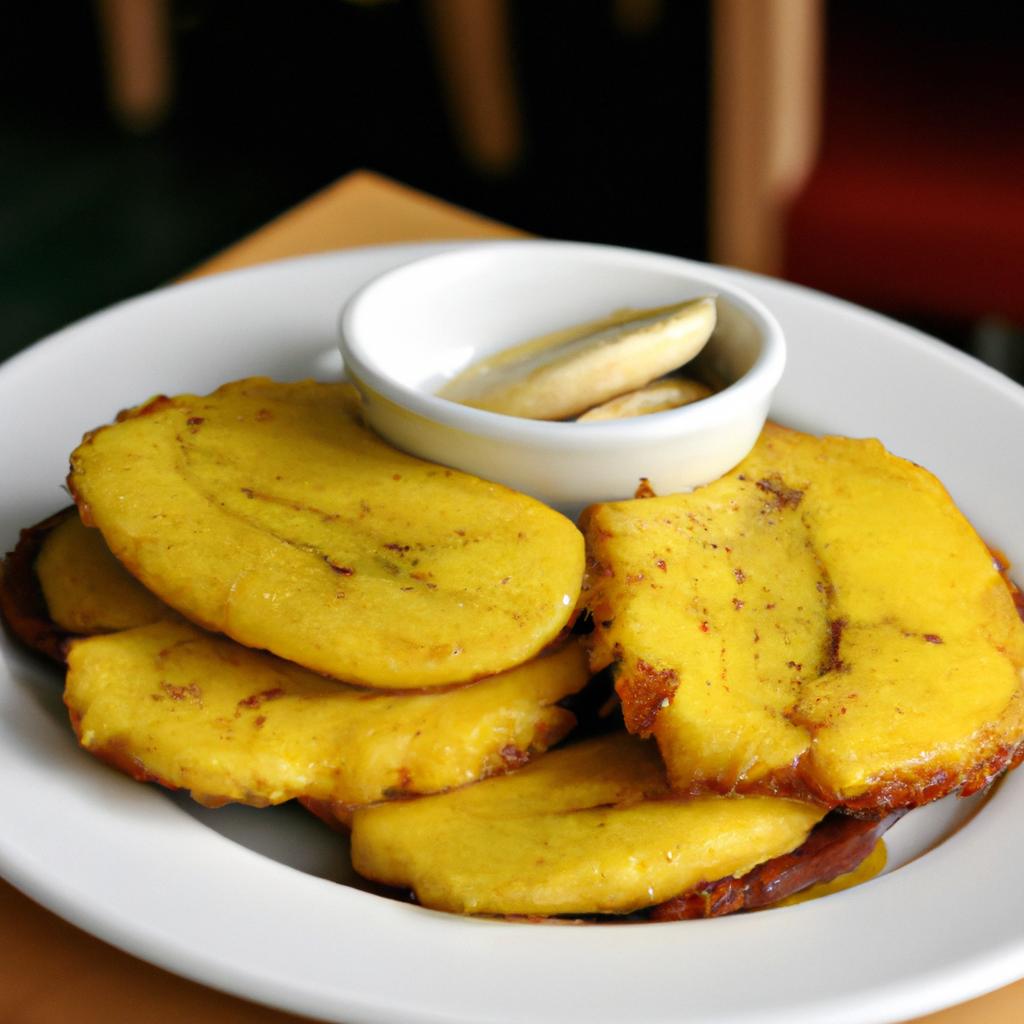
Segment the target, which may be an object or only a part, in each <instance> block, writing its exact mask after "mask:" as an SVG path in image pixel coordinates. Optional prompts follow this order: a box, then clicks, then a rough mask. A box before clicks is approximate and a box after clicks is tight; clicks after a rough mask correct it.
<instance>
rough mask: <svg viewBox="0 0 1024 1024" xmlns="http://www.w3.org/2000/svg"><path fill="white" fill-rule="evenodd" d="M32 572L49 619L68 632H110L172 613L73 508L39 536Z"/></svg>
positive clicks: (145, 622) (145, 623)
mask: <svg viewBox="0 0 1024 1024" xmlns="http://www.w3.org/2000/svg"><path fill="white" fill-rule="evenodd" d="M35 574H36V578H37V579H38V580H39V586H40V588H41V590H42V593H43V599H44V600H45V602H46V608H47V611H48V612H49V615H50V618H51V619H53V621H54V622H55V623H56V624H57V625H58V626H60V627H61V629H63V630H65V631H67V632H68V633H77V634H91V633H112V632H114V631H116V630H119V629H131V628H132V627H134V626H145V625H148V624H149V623H151V622H156V621H157V620H159V619H164V618H168V617H170V616H172V615H173V614H174V613H173V612H172V611H171V610H170V608H168V607H167V605H165V604H164V603H163V602H162V601H161V600H159V599H158V598H156V597H154V596H153V595H152V594H151V593H150V592H149V591H148V590H146V588H145V587H143V586H142V584H141V583H139V581H138V580H136V579H135V578H134V577H133V576H131V575H129V574H128V573H127V572H126V571H125V569H124V567H123V566H122V565H121V563H120V562H118V560H117V559H116V558H114V556H113V555H112V554H111V553H110V549H109V548H108V547H107V545H106V544H105V543H104V541H103V537H102V536H101V534H100V533H99V531H98V530H90V529H89V528H88V527H86V526H83V525H82V520H81V519H80V518H79V516H78V513H77V512H75V511H74V510H71V515H68V516H66V517H64V518H63V519H62V521H61V522H59V523H58V524H56V525H55V526H54V527H53V529H51V530H49V531H47V533H46V535H45V536H44V537H43V538H42V539H41V542H40V546H39V555H38V557H37V558H36V560H35Z"/></svg>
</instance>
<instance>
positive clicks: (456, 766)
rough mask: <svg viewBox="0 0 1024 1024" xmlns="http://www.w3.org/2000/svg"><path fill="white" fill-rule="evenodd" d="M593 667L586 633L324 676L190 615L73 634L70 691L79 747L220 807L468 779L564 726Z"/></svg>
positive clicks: (532, 749)
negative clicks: (388, 675) (383, 685)
mask: <svg viewBox="0 0 1024 1024" xmlns="http://www.w3.org/2000/svg"><path fill="white" fill-rule="evenodd" d="M588 678H589V675H588V672H587V668H586V658H585V656H584V655H583V653H582V651H581V650H580V648H579V646H578V644H576V643H575V642H573V643H571V644H569V645H568V646H566V647H565V648H563V649H562V650H560V651H558V652H557V653H554V654H549V655H546V656H543V657H539V658H535V659H534V660H532V661H530V662H528V663H526V664H525V665H522V666H519V667H517V668H514V669H512V670H510V671H508V672H505V673H502V674H500V675H497V676H494V677H492V678H490V679H486V680H484V681H482V682H479V683H474V684H471V685H468V686H461V687H458V688H454V689H450V690H445V691H436V690H435V691H432V692H427V693H422V694H412V693H387V692H382V691H369V690H364V689H360V688H356V687H352V686H347V685H345V684H342V683H338V682H336V681H335V680H333V679H325V678H323V677H322V676H317V675H314V674H313V673H312V672H309V671H307V670H305V669H302V668H299V667H298V666H296V665H292V664H289V663H288V662H284V661H281V660H280V659H278V658H275V657H274V656H272V655H269V654H266V653H263V652H260V651H253V650H249V649H248V648H245V647H241V646H239V645H238V644H236V643H234V642H233V641H231V640H226V639H224V638H223V637H217V636H212V635H210V634H207V633H203V632H202V631H200V630H198V629H196V628H195V627H194V626H192V625H190V624H188V623H185V622H182V621H176V622H172V621H164V622H158V623H155V624H153V625H149V626H143V627H140V628H138V629H132V630H127V631H123V632H120V633H114V634H111V635H109V636H96V637H89V638H87V639H81V640H76V641H74V642H73V643H72V644H71V648H70V652H69V654H68V676H67V684H66V689H65V696H64V700H65V703H66V704H67V706H68V709H69V711H70V713H71V720H72V723H73V725H74V728H75V732H76V733H77V734H78V737H79V740H80V741H81V743H82V745H83V746H84V747H85V748H86V749H87V750H89V751H90V752H92V753H93V754H95V755H96V756H98V757H100V758H102V759H103V760H106V761H108V762H110V763H112V764H113V765H115V766H116V767H118V768H120V769H121V770H122V771H125V772H127V773H128V774H130V775H132V776H133V777H135V778H136V779H139V780H141V781H156V782H160V783H162V784H163V785H165V786H168V787H170V788H174V789H177V788H181V789H187V790H190V791H191V792H192V795H193V797H195V798H196V799H197V800H199V801H200V802H202V803H206V804H209V805H218V804H223V803H226V802H229V801H238V802H241V803H247V804H252V805H255V806H265V805H267V804H277V803H281V802H282V801H285V800H289V799H292V798H294V797H305V798H308V799H310V800H313V801H318V802H321V803H326V804H329V805H332V806H334V807H336V809H337V811H338V816H339V817H341V818H344V817H345V814H346V808H347V807H349V806H350V805H354V804H363V803H369V802H372V801H376V800H385V799H389V798H393V797H397V796H406V795H410V794H415V793H431V792H435V791H437V790H442V789H447V788H449V787H451V786H459V785H462V784H463V783H465V782H470V781H472V780H474V779H479V778H482V777H484V776H487V775H491V774H494V773H495V772H500V771H504V770H506V769H507V768H509V767H518V766H519V765H521V764H523V763H524V762H525V761H526V760H527V759H528V758H529V757H530V756H531V755H532V754H534V753H537V752H540V751H543V750H545V749H547V747H548V746H549V745H550V744H552V743H555V742H557V741H558V740H559V739H561V738H562V737H563V736H564V735H565V734H566V733H567V732H568V731H569V729H570V728H571V727H572V724H573V721H574V719H573V716H572V715H571V714H570V713H569V712H568V711H566V710H565V709H563V708H561V707H558V706H557V704H556V703H555V702H556V701H558V700H560V699H562V698H563V697H565V696H567V695H569V694H571V693H574V692H576V691H577V690H579V689H581V688H582V687H583V685H584V684H585V683H586V681H587V679H588Z"/></svg>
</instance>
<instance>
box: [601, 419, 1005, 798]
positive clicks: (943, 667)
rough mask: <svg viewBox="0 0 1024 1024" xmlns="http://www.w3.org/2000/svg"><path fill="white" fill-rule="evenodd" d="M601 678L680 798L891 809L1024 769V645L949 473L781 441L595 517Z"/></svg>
mask: <svg viewBox="0 0 1024 1024" xmlns="http://www.w3.org/2000/svg"><path fill="white" fill-rule="evenodd" d="M584 527H585V531H586V534H587V539H588V544H589V547H590V554H591V559H592V564H591V569H590V577H589V579H590V582H589V584H588V585H589V592H588V593H587V596H586V603H587V605H588V607H589V608H590V609H591V611H592V613H593V616H594V621H595V630H594V633H593V636H592V645H593V646H592V667H601V666H604V665H606V664H609V663H612V662H615V663H616V672H617V678H616V687H617V690H618V692H619V694H620V696H621V698H622V702H623V709H624V713H625V717H626V721H627V724H628V726H629V728H630V729H631V730H632V731H634V732H637V733H639V734H641V735H648V734H653V735H654V736H656V737H657V740H658V743H659V745H660V747H661V751H662V754H663V755H664V757H665V760H666V763H667V765H668V769H669V774H670V776H671V779H672V783H673V785H674V787H676V788H677V789H679V790H684V791H690V790H699V789H702V788H710V789H713V790H717V791H729V790H733V789H738V790H742V791H770V792H778V793H789V794H801V793H807V792H810V793H812V794H814V795H815V796H816V797H817V798H819V799H823V800H824V801H826V802H827V803H829V804H841V805H845V806H847V807H853V808H857V809H871V810H879V811H880V810H883V809H886V808H895V807H907V806H913V805H915V804H918V803H922V802H925V801H927V800H930V799H934V798H936V797H938V796H942V795H944V794H946V793H949V792H952V791H956V790H959V791H961V792H972V791H974V790H976V789H978V788H980V787H982V786H984V785H985V784H987V783H988V782H989V781H991V779H992V778H993V777H994V776H995V775H996V774H998V773H999V771H1001V770H1002V769H1004V768H1006V767H1007V766H1008V765H1011V764H1013V763H1015V762H1016V760H1017V759H1019V757H1020V755H1021V750H1022V748H1021V743H1022V738H1024V708H1022V696H1021V667H1022V665H1024V625H1022V623H1021V621H1020V619H1019V617H1018V615H1017V612H1016V610H1015V608H1014V602H1013V598H1012V596H1011V594H1010V592H1009V590H1008V588H1007V586H1006V584H1005V581H1004V579H1003V578H1002V576H1001V575H1000V572H999V569H998V567H997V566H996V565H994V564H993V560H992V557H991V555H990V553H989V551H988V550H987V549H986V547H985V545H984V544H983V543H982V542H981V540H980V539H979V538H978V536H977V535H976V534H975V532H974V530H973V529H972V528H971V526H970V524H968V523H967V521H966V520H965V519H964V517H963V516H962V515H961V514H960V513H959V512H958V510H957V509H956V507H955V506H954V504H953V502H952V500H951V499H950V497H949V495H948V494H947V493H946V492H945V490H944V489H943V488H942V486H941V484H940V483H939V482H938V481H937V480H936V479H935V478H934V477H933V476H931V474H929V473H927V472H926V471H925V470H923V469H921V468H920V467H918V466H915V465H913V464H912V463H909V462H906V461H904V460H902V459H899V458H896V457H895V456H893V455H890V454H888V453H887V452H886V451H885V450H884V448H882V446H881V445H880V444H879V443H878V442H876V441H855V440H849V439H843V438H834V437H832V438H815V437H811V436H809V435H806V434H800V433H797V432H795V431H787V430H784V429H782V428H779V427H773V426H769V427H768V428H767V429H766V430H765V432H764V434H763V436H762V438H761V439H760V441H759V442H758V444H757V446H756V447H755V449H754V451H753V452H752V453H751V454H750V455H749V456H748V457H747V459H746V460H744V462H742V463H741V464H740V465H739V466H738V467H737V468H736V469H735V470H733V471H732V472H731V473H729V474H727V475H726V476H725V477H724V478H722V479H721V480H719V481H716V482H715V483H712V484H709V485H707V486H706V487H703V488H700V489H699V490H697V491H695V492H693V493H692V494H687V495H674V496H670V497H664V498H653V499H646V500H642V501H632V502H618V503H614V504H606V505H597V506H594V507H593V508H591V509H589V510H588V511H587V512H586V513H585V515H584Z"/></svg>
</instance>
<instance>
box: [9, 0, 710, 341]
mask: <svg viewBox="0 0 1024 1024" xmlns="http://www.w3.org/2000/svg"><path fill="white" fill-rule="evenodd" d="M427 13H428V12H427V10H426V9H425V7H424V6H423V5H421V4H418V3H413V2H384V3H376V4H359V3H351V2H344V0H289V2H288V3H282V2H265V0H217V2H188V0H179V2H176V3H174V4H173V5H172V18H173V21H172V28H173V41H174V54H175V64H176V68H175V84H176V95H175V100H174V105H173V107H172V109H171V111H170V114H169V117H168V119H167V120H166V121H165V122H164V123H163V124H162V125H161V126H160V127H159V128H157V129H156V130H155V131H153V132H150V133H146V134H143V135H134V134H132V133H130V132H127V131H125V130H122V129H121V128H119V127H118V126H117V124H116V123H115V121H114V119H113V117H112V115H111V113H110V111H109V109H108V105H107V101H106V96H105V89H104V81H103V74H102V68H103V63H102V47H101V44H100V38H99V29H98V25H97V19H96V17H95V12H94V9H93V8H92V6H91V5H89V4H83V3H70V2H67V3H59V2H54V0H44V2H41V3H36V4H20V5H18V6H17V7H16V8H8V9H7V10H6V11H5V16H6V18H5V25H4V30H3V32H2V33H0V96H2V97H3V100H2V105H0V353H2V354H10V353H11V352H14V351H16V350H17V349H19V348H20V347H22V346H24V345H25V344H27V343H29V342H31V341H32V340H34V339H36V338H38V337H40V336H42V335H44V334H45V333H47V332H49V331H51V330H53V329H55V328H57V327H59V326H61V325H63V324H65V323H67V322H68V321H70V320H72V319H75V318H76V317H79V316H81V315H83V314H85V313H88V312H91V311H93V310H96V309H98V308H101V307H102V306H104V305H107V304H109V303H110V302H112V301H114V300H116V299H119V298H122V297H125V296H128V295H131V294H134V293H136V292H139V291H142V290H145V289H148V288H152V287H154V286H156V285H159V284H161V283H163V282H165V281H167V280H169V279H171V278H173V277H174V276H176V275H178V274H180V273H182V272H184V271H185V270H186V269H188V268H189V267H190V266H192V265H194V264H196V263H199V262H201V261H202V260H203V259H204V258H205V257H207V256H210V255H212V254H213V253H214V252H216V251H217V250H218V249H220V248H222V247H223V246H225V245H228V244H229V243H231V242H233V241H235V240H237V239H238V238H239V237H240V236H241V235H243V234H245V233H247V232H249V231H252V230H254V229H255V228H257V227H259V226H260V225H261V224H262V223H264V222H265V221H266V220H268V219H269V218H270V217H272V216H273V215H275V214H277V213H279V212H280V211H282V210H284V209H286V208H287V207H289V206H291V205H293V204H294V203H296V202H298V201H300V200H301V199H303V198H305V197H307V196H308V195H309V194H310V193H311V192H313V191H315V190H316V189H318V188H321V187H322V186H324V185H326V184H328V183H329V182H331V181H333V180H334V179H336V178H338V177H339V176H341V175H343V174H344V173H346V172H347V171H350V170H352V169H355V168H357V167H365V168H369V169H372V170H376V171H380V172H382V173H385V174H388V175H391V176H393V177H395V178H397V179H398V180H400V181H403V182H406V183H408V184H410V185H414V186H416V187H418V188H421V189H424V190H426V191H428V192H431V193H433V194H436V195H439V196H441V197H443V198H446V199H448V200H450V201H453V202H456V203H459V204H462V205H465V206H467V207H470V208H472V209H474V210H477V211H479V212H482V213H486V214H488V215H490V216H492V217H495V218H497V219H499V220H504V221H507V222H509V223H512V224H515V225H516V226H518V227H522V228H524V229H526V230H529V231H532V232H536V233H539V234H544V235H548V236H551V237H564V238H573V239H584V240H594V241H604V242H616V243H621V244H625V245H633V246H638V247H642V248H650V249H658V250H662V251H666V252H673V253H679V254H684V255H687V256H693V257H696V258H701V257H703V256H704V255H705V244H706V243H705V212H704V211H705V206H706V187H707V186H706V169H705V165H706V149H705V136H706V122H707V60H708V58H707V31H708V25H707V17H708V15H707V8H706V5H705V4H704V3H701V2H698V3H693V4H691V3H685V4H669V5H665V8H664V10H663V12H662V16H661V18H660V20H659V24H658V26H657V31H656V32H651V33H647V34H641V35H639V36H635V35H625V34H623V33H622V32H621V31H620V30H619V28H618V27H617V26H616V25H615V24H614V23H613V18H612V13H611V8H610V6H609V5H605V4H602V3H593V2H590V0H576V2H564V0H558V2H553V3H539V2H525V3H521V4H518V5H514V6H513V9H512V11H511V19H510V30H511V38H512V43H513V57H514V61H515V67H516V72H517V78H518V85H519V90H520V99H521V105H522V109H523V114H524V128H525V140H524V141H525V145H524V149H523V155H522V159H521V161H520V162H519V164H518V165H517V166H516V167H514V168H512V169H510V170H509V171H508V172H507V173H505V174H488V173H485V172H481V171H478V170H476V169H474V168H473V166H471V164H470V163H469V162H468V161H467V160H466V159H465V158H464V157H463V156H462V154H461V152H460V149H459V147H458V146H457V144H456V140H455V139H454V138H453V132H452V123H451V119H450V118H449V116H448V113H447V109H446V105H445V98H444V93H443V88H442V84H441V80H440V78H439V74H438V69H437V66H436V57H435V49H434V47H433V46H432V44H431V38H430V35H429V32H428V30H427V25H426V23H425V22H426V15H427ZM57 23H59V24H60V31H54V27H55V25H56V24H57Z"/></svg>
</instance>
